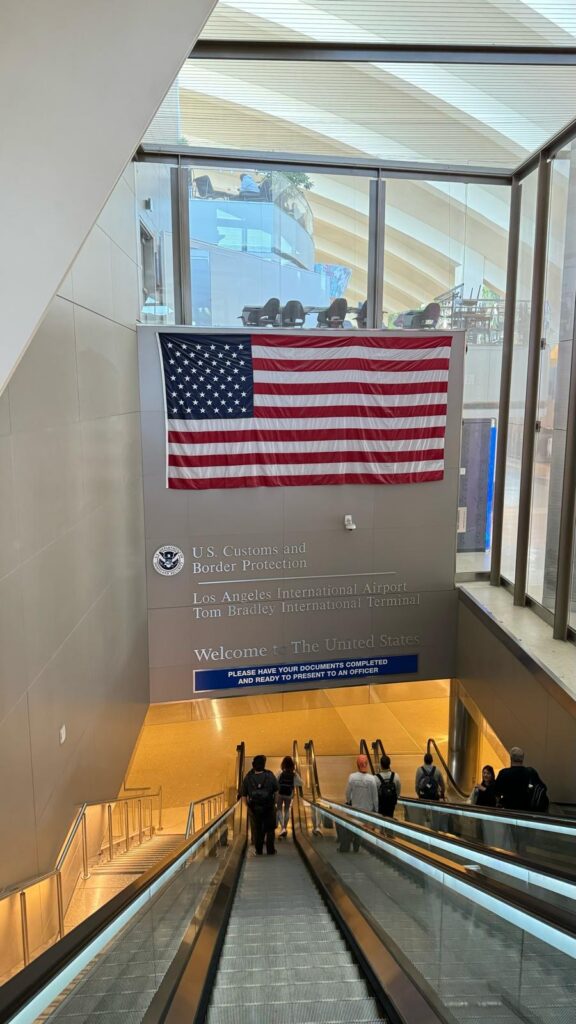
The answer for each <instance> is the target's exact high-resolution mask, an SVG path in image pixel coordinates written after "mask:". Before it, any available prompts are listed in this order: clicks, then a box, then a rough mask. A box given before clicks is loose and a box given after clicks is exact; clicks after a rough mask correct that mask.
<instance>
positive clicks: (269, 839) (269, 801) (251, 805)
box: [242, 754, 278, 855]
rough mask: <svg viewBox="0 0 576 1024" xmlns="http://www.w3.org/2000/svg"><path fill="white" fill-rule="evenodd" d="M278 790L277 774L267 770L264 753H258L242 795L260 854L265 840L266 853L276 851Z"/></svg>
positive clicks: (257, 851)
mask: <svg viewBox="0 0 576 1024" xmlns="http://www.w3.org/2000/svg"><path fill="white" fill-rule="evenodd" d="M277 791H278V783H277V781H276V776H275V775H274V773H273V772H269V771H268V770H267V768H266V758H265V756H264V754H257V756H256V757H255V758H254V759H253V761H252V768H251V770H250V771H249V772H248V773H247V774H246V775H245V776H244V781H243V783H242V796H244V797H246V804H247V807H248V814H249V816H250V828H251V833H252V836H253V837H254V846H255V848H256V853H257V854H258V855H260V854H262V853H263V852H264V841H266V853H268V854H273V853H276V849H275V847H274V831H275V829H276V793H277Z"/></svg>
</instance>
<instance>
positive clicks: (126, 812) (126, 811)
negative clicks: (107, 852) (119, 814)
mask: <svg viewBox="0 0 576 1024" xmlns="http://www.w3.org/2000/svg"><path fill="white" fill-rule="evenodd" d="M124 832H125V842H126V853H128V850H129V849H130V811H129V808H128V801H127V800H126V802H125V804H124Z"/></svg>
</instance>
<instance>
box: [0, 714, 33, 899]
mask: <svg viewBox="0 0 576 1024" xmlns="http://www.w3.org/2000/svg"><path fill="white" fill-rule="evenodd" d="M0 778H1V779H2V780H3V784H2V787H1V789H0V844H1V847H2V857H1V859H0V888H6V887H7V886H8V885H10V884H11V883H12V882H13V881H14V880H15V879H18V878H21V879H25V878H29V877H31V876H32V875H34V874H35V873H36V872H37V870H38V857H37V852H36V835H35V821H34V801H33V783H32V767H31V764H30V737H29V733H28V708H27V701H26V697H25V696H24V697H22V699H21V700H20V701H19V702H18V704H17V705H16V706H15V707H14V708H13V709H12V711H11V712H10V714H9V715H7V716H6V718H5V719H4V721H3V722H2V723H1V724H0Z"/></svg>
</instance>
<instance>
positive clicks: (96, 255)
mask: <svg viewBox="0 0 576 1024" xmlns="http://www.w3.org/2000/svg"><path fill="white" fill-rule="evenodd" d="M111 249H112V242H111V241H110V239H109V237H108V235H106V234H105V233H104V232H103V231H102V229H101V228H99V227H98V225H96V226H95V227H94V228H93V229H92V231H91V232H90V234H89V235H88V238H87V239H86V241H85V242H84V245H83V246H82V248H81V249H80V252H79V253H78V256H77V257H76V260H75V262H74V266H73V267H72V286H73V288H74V302H75V303H76V305H79V306H85V307H86V309H91V310H93V311H94V312H95V313H100V314H101V315H102V316H105V317H108V318H109V319H112V314H113V300H112V255H111Z"/></svg>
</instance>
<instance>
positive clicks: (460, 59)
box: [190, 39, 576, 67]
mask: <svg viewBox="0 0 576 1024" xmlns="http://www.w3.org/2000/svg"><path fill="white" fill-rule="evenodd" d="M190 58H191V59H192V60H274V61H310V60H319V61H350V62H353V63H359V62H367V61H370V62H376V63H384V64H393V63H402V64H492V65H494V64H501V65H515V66H524V65H532V66H534V65H538V66H540V67H574V66H576V47H574V46H470V45H457V44H455V45H449V46H446V45H444V46H429V45H424V44H414V43H387V44H386V45H382V44H381V43H341V42H338V43H318V42H301V41H297V42H288V41H285V40H281V41H274V40H264V41H263V40H241V39H238V40H237V39H199V40H198V42H197V43H196V45H195V47H194V49H193V50H192V52H191V54H190Z"/></svg>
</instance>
